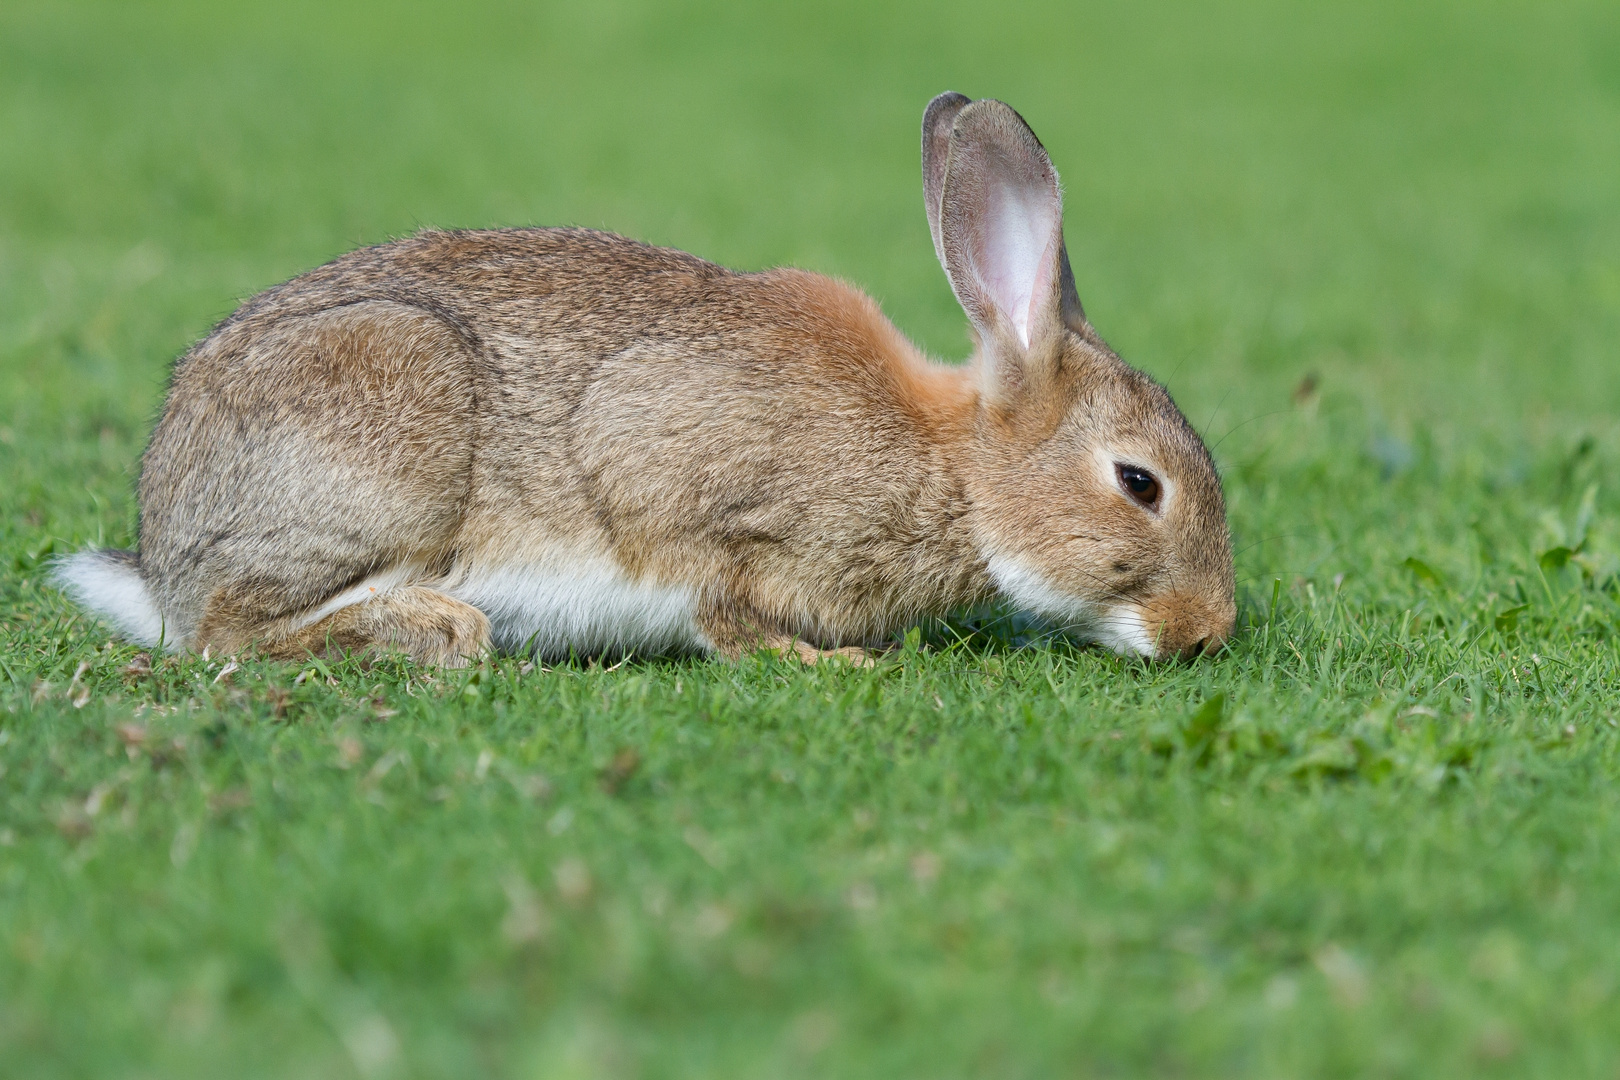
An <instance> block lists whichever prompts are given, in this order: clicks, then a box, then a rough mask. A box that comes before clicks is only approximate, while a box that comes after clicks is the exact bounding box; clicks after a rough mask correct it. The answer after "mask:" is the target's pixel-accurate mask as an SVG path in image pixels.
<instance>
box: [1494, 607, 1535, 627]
mask: <svg viewBox="0 0 1620 1080" xmlns="http://www.w3.org/2000/svg"><path fill="white" fill-rule="evenodd" d="M1529 610H1530V605H1529V604H1520V605H1518V606H1517V607H1510V608H1508V609H1507V610H1506V611H1503V612H1501V613H1500V614H1498V615H1497V616H1496V631H1497V633H1499V634H1511V633H1513V631H1515V630H1517V629H1518V628H1519V616H1520V615H1523V614H1524V613H1525V612H1526V611H1529Z"/></svg>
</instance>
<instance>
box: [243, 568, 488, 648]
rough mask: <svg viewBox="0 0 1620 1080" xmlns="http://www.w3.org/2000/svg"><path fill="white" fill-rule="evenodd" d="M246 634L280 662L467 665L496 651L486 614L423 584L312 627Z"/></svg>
mask: <svg viewBox="0 0 1620 1080" xmlns="http://www.w3.org/2000/svg"><path fill="white" fill-rule="evenodd" d="M245 636H249V637H252V638H253V639H254V641H255V643H256V645H257V648H258V651H259V652H260V653H261V654H262V655H264V656H267V657H270V658H273V659H279V660H301V659H303V658H304V657H307V656H309V655H311V654H314V655H316V656H328V657H335V656H341V655H343V654H344V653H360V652H402V653H405V654H406V655H407V656H409V657H410V658H411V659H413V660H415V661H416V662H417V663H419V664H431V665H434V666H438V667H464V666H466V664H467V662H468V661H469V660H470V659H472V658H474V657H476V656H478V654H480V653H482V652H484V651H486V650H487V649H488V648H489V647H490V635H489V619H488V618H486V617H485V615H484V613H483V612H482V611H479V610H478V609H477V608H475V607H473V606H472V605H470V604H464V603H462V602H461V601H460V600H455V599H452V598H451V597H449V596H446V595H445V594H444V593H442V592H439V591H438V590H436V589H430V588H426V587H424V586H420V585H407V586H404V587H401V588H396V589H393V590H390V591H388V592H385V593H383V594H382V595H380V596H377V597H375V598H374V599H370V600H366V601H364V602H362V603H357V604H352V605H350V606H348V607H344V608H340V609H339V610H337V611H334V612H332V613H331V614H330V615H326V616H324V617H322V618H320V619H318V620H316V621H315V622H312V623H310V624H309V625H307V626H288V625H287V624H285V623H284V624H283V625H282V626H270V627H265V628H263V631H262V632H261V633H252V632H251V631H249V633H248V635H245Z"/></svg>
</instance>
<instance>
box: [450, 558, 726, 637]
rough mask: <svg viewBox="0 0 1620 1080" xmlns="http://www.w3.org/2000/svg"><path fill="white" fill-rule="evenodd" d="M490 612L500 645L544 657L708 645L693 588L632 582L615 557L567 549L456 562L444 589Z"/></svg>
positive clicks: (492, 630) (451, 594) (493, 630)
mask: <svg viewBox="0 0 1620 1080" xmlns="http://www.w3.org/2000/svg"><path fill="white" fill-rule="evenodd" d="M439 588H441V589H442V590H443V591H444V592H445V593H447V594H448V595H450V596H453V597H455V598H456V599H457V600H460V601H462V602H463V603H466V604H471V605H472V606H473V607H475V608H477V609H478V610H480V611H482V612H483V613H484V614H485V615H487V616H489V623H490V629H491V632H492V635H493V637H494V639H495V645H496V647H497V648H500V649H505V650H518V649H524V648H525V647H528V648H530V649H533V650H534V651H536V652H538V653H539V654H540V655H542V656H566V655H568V652H569V650H570V649H572V650H573V651H574V652H575V653H577V654H578V655H581V656H592V655H597V654H600V653H604V652H612V653H631V652H633V653H636V654H637V655H640V656H652V655H657V654H659V653H668V652H679V651H683V650H690V649H703V648H706V647H707V645H708V643H707V642H706V641H705V640H704V637H703V635H702V634H701V633H700V632H699V631H698V628H697V621H696V619H695V618H694V610H695V608H696V593H695V591H694V590H693V589H692V587H691V586H688V585H656V584H653V583H651V582H642V581H635V580H632V579H631V578H630V577H628V576H627V575H626V574H625V572H624V570H623V569H622V568H621V567H620V566H619V564H618V563H617V562H615V561H614V560H613V559H612V558H611V557H609V556H606V555H585V554H581V553H573V552H570V553H568V554H566V555H564V554H562V553H555V554H552V555H550V556H549V557H546V558H543V559H540V560H536V561H532V562H523V563H513V564H506V565H492V566H476V565H475V566H465V567H457V568H456V570H455V571H453V572H452V573H451V574H450V575H449V577H448V578H447V580H446V581H445V582H444V583H443V584H442V585H440V586H439Z"/></svg>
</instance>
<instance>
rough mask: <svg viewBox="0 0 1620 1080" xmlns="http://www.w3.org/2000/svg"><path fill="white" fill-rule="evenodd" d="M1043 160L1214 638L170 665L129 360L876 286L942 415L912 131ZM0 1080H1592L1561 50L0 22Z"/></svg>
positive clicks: (1600, 737)
mask: <svg viewBox="0 0 1620 1080" xmlns="http://www.w3.org/2000/svg"><path fill="white" fill-rule="evenodd" d="M946 88H955V89H959V90H962V91H964V92H967V93H969V94H973V95H976V96H977V95H993V96H1000V97H1003V98H1005V99H1007V100H1009V101H1011V102H1012V103H1013V104H1014V105H1015V106H1016V107H1018V108H1019V109H1020V110H1021V111H1022V112H1023V113H1024V114H1025V116H1026V117H1028V118H1029V119H1030V121H1031V123H1032V124H1033V126H1034V127H1035V129H1036V130H1037V131H1038V132H1039V133H1040V134H1041V136H1042V138H1043V139H1044V140H1045V142H1046V145H1047V146H1048V148H1049V149H1050V150H1051V152H1052V155H1053V157H1054V159H1055V161H1056V163H1057V165H1058V168H1059V169H1060V171H1061V172H1062V173H1063V176H1064V179H1065V183H1066V188H1067V193H1068V201H1069V215H1068V238H1069V245H1070V251H1071V253H1072V255H1073V259H1074V262H1075V268H1076V271H1077V276H1078V278H1079V281H1080V286H1081V293H1082V296H1083V297H1084V299H1085V301H1086V304H1087V308H1088V311H1089V312H1090V313H1091V315H1092V317H1093V319H1094V321H1095V322H1096V323H1097V324H1098V325H1099V327H1100V328H1101V329H1102V330H1103V332H1104V334H1105V335H1106V336H1107V337H1108V338H1109V339H1110V340H1111V341H1112V342H1113V343H1114V344H1115V345H1116V346H1117V347H1118V348H1119V349H1120V350H1121V351H1122V352H1123V353H1124V355H1125V356H1126V357H1127V358H1129V359H1132V360H1133V361H1134V362H1136V363H1138V364H1139V365H1141V366H1143V367H1144V368H1146V369H1148V370H1149V371H1152V372H1153V373H1155V374H1156V375H1158V376H1159V377H1160V378H1161V379H1164V380H1166V381H1167V382H1168V384H1169V385H1170V387H1171V389H1172V391H1173V392H1174V393H1175V394H1176V396H1177V398H1178V400H1179V401H1180V402H1181V403H1182V405H1183V406H1184V408H1185V409H1186V410H1187V412H1188V414H1189V415H1190V416H1191V417H1193V419H1194V421H1195V423H1197V424H1198V425H1199V426H1200V427H1207V430H1208V432H1209V438H1210V441H1211V442H1212V443H1213V444H1216V447H1217V449H1216V456H1217V458H1218V460H1219V462H1220V464H1221V467H1222V469H1223V472H1224V475H1225V478H1226V484H1227V490H1228V495H1229V499H1230V503H1231V516H1232V525H1233V529H1234V532H1235V535H1236V537H1237V539H1238V547H1239V549H1240V551H1241V554H1240V555H1239V557H1238V564H1239V575H1240V579H1241V590H1240V591H1241V594H1242V602H1243V603H1242V616H1241V622H1242V627H1243V630H1242V633H1241V634H1240V635H1239V637H1238V638H1237V640H1236V641H1235V642H1234V643H1233V645H1232V647H1231V648H1230V649H1229V650H1228V652H1227V653H1226V654H1225V655H1224V656H1222V657H1220V658H1219V659H1217V660H1215V661H1213V662H1207V663H1199V664H1194V665H1189V666H1144V665H1141V664H1137V663H1128V662H1124V661H1121V660H1117V659H1114V658H1111V657H1108V656H1104V655H1101V654H1099V653H1097V652H1094V651H1089V650H1084V649H1077V648H1075V647H1073V646H1071V645H1069V644H1067V643H1064V642H1062V641H1053V640H1048V639H1045V638H1042V637H1040V636H1039V635H1038V634H1031V633H1028V632H1027V631H1022V630H1019V629H1018V627H1017V625H1016V624H1015V623H1013V622H1011V621H1008V620H1005V619H996V618H980V619H978V620H976V621H975V620H973V619H960V620H957V621H955V622H953V623H952V624H950V625H948V626H930V627H926V628H923V632H922V633H920V634H915V635H913V636H911V637H910V638H908V640H907V643H906V645H905V646H904V647H903V648H902V649H900V650H898V651H896V652H895V653H894V654H892V655H890V656H889V657H888V658H887V659H885V660H884V661H883V662H882V663H881V664H879V665H878V666H877V667H876V668H875V669H872V670H857V669H852V668H847V667H831V668H817V669H813V670H806V669H802V668H800V667H798V666H795V665H790V664H784V663H780V662H775V661H772V660H770V659H767V658H763V657H761V658H755V659H752V660H748V661H745V662H744V663H742V664H740V665H737V666H731V665H727V664H723V663H710V662H704V661H698V660H684V661H659V662H632V663H628V664H625V665H622V666H619V667H616V668H612V669H605V668H603V667H601V666H593V665H572V666H563V667H559V668H556V669H554V670H543V669H528V668H525V667H522V666H520V665H519V664H518V663H517V662H516V661H514V660H510V659H504V660H498V661H493V662H489V663H486V664H484V665H482V666H480V667H478V668H476V669H473V670H471V671H468V672H462V673H436V672H431V671H424V670H417V669H412V668H411V667H409V666H407V665H405V664H403V663H402V662H394V661H380V662H375V663H368V662H359V661H347V662H343V663H337V664H330V665H327V664H320V663H313V662H312V663H311V664H308V665H299V666H288V665H276V664H258V663H249V664H242V665H240V666H233V665H231V664H230V663H228V662H226V661H225V660H223V659H222V658H214V659H209V660H204V659H201V658H195V657H191V658H177V659H166V660H160V661H157V662H155V663H153V664H151V665H150V666H149V667H148V665H147V664H145V663H144V662H143V660H142V658H140V657H138V656H137V654H136V650H134V649H132V648H129V647H126V646H124V645H121V644H119V643H117V642H115V641H111V640H109V637H108V635H107V633H106V632H105V631H104V630H103V629H102V628H100V627H98V626H96V625H94V624H92V623H89V622H87V621H86V620H85V619H84V618H83V616H81V615H79V614H78V613H76V612H75V611H74V610H72V609H71V607H70V606H69V605H67V604H66V603H65V602H64V600H63V599H62V598H61V596H60V595H58V594H57V593H56V592H54V591H53V590H51V589H50V588H49V586H48V585H47V584H45V582H44V579H43V571H44V562H45V560H47V559H48V558H49V557H50V555H51V553H52V552H60V551H64V550H68V549H71V548H74V547H77V546H79V545H82V544H85V543H90V542H96V543H101V542H106V543H116V544H124V543H128V542H130V541H131V540H132V538H133V522H134V515H135V505H134V501H133V497H132V486H133V479H134V476H135V473H136V468H137V458H138V454H139V450H140V447H141V445H142V442H143V439H144V437H145V433H146V431H147V429H148V426H149V423H150V419H151V417H152V415H153V412H154V410H155V408H156V407H157V404H158V402H159V400H160V397H161V391H162V385H163V380H164V377H165V372H166V367H167V364H168V363H169V361H170V360H171V359H172V358H173V357H174V356H175V355H177V354H178V353H179V352H180V351H181V350H182V349H183V348H184V347H185V346H186V344H187V343H188V342H189V341H191V340H193V339H195V338H196V337H198V336H200V335H201V334H203V333H205V332H206V330H207V329H208V327H209V326H210V325H211V324H212V323H213V322H214V321H215V320H217V319H219V318H221V317H222V316H224V315H225V314H227V313H228V312H229V311H230V310H231V308H232V307H233V306H234V304H235V303H236V301H237V300H238V299H239V298H241V297H244V296H246V295H250V294H251V293H253V292H254V291H256V290H258V289H260V288H263V287H265V286H268V285H271V284H273V283H275V282H277V281H279V280H282V279H284V278H286V277H288V276H290V275H292V274H294V273H296V272H298V271H300V270H302V269H305V268H307V267H309V266H312V265H314V264H316V263H317V262H320V261H322V260H324V259H326V258H328V257H331V256H333V255H335V254H337V253H339V252H341V251H343V250H346V249H348V248H350V247H352V246H355V245H358V244H361V243H369V242H375V241H379V240H383V239H385V238H387V237H390V236H397V235H402V234H406V233H409V232H411V231H412V230H414V229H416V228H418V227H420V226H423V225H428V224H433V225H465V226H480V225H495V224H527V223H576V224H585V225H595V226H605V227H610V228H614V229H617V230H619V231H622V232H626V233H629V234H632V235H636V236H639V237H643V238H646V239H650V240H654V241H658V242H664V243H671V244H675V245H677V246H681V247H685V248H687V249H689V250H692V251H695V252H698V253H699V254H702V255H705V256H707V257H710V258H714V259H716V260H719V261H722V262H726V263H729V264H732V265H736V266H742V267H757V266H765V265H771V264H777V263H795V264H798V265H804V266H809V267H812V268H815V269H819V270H823V271H827V272H831V273H836V274H840V275H844V276H847V277H849V278H851V279H853V280H855V281H857V282H859V283H861V284H862V285H864V286H866V287H868V288H869V289H870V290H871V291H872V292H873V293H874V295H876V296H878V297H879V298H880V299H881V301H882V302H883V303H884V305H885V307H886V309H887V310H888V311H889V312H890V313H891V315H892V316H893V317H894V318H895V319H896V320H897V322H899V324H900V325H901V326H902V327H903V328H905V329H906V330H907V331H908V332H910V333H912V334H913V335H914V336H915V337H916V338H917V339H918V340H920V341H921V342H923V343H924V344H925V345H927V346H928V347H929V348H930V349H931V350H933V351H935V352H936V353H938V354H940V355H944V356H960V355H962V354H963V353H964V352H965V348H966V347H965V344H964V334H963V320H962V317H961V315H960V312H959V311H958V310H957V309H956V307H955V305H954V302H953V301H952V299H951V297H950V294H949V290H948V289H947V288H946V286H945V282H944V279H943V276H942V275H941V274H940V272H939V270H938V268H937V266H936V265H935V264H934V262H933V257H932V251H931V246H930V243H929V241H928V237H927V231H926V226H925V223H924V219H923V214H922V211H921V207H920V205H919V202H920V200H919V198H918V194H919V192H918V188H919V184H918V175H917V162H916V146H915V142H916V138H915V129H916V124H917V121H918V118H919V116H920V113H921V109H922V106H923V104H924V103H925V102H926V101H927V100H928V98H929V97H930V96H931V95H933V94H934V93H936V92H938V91H940V90H942V89H946ZM0 147H3V148H4V150H3V152H0V568H3V569H0V615H3V623H0V1073H5V1074H9V1075H17V1076H30V1077H77V1076H92V1075H94V1076H131V1077H135V1076H164V1077H184V1076H215V1075H232V1076H243V1077H251V1076H300V1077H321V1076H349V1075H354V1074H355V1073H359V1074H360V1075H363V1076H368V1077H371V1076H457V1077H459V1076H467V1075H481V1074H491V1075H502V1076H526V1075H527V1076H541V1077H574V1076H577V1077H597V1076H602V1077H617V1076H626V1077H699V1076H701V1077H711V1076H782V1077H791V1076H797V1075H807V1076H808V1075H829V1076H897V1075H899V1076H986V1077H992V1076H993V1077H998V1078H999V1077H1036V1076H1068V1075H1073V1076H1089V1075H1103V1076H1108V1075H1118V1076H1138V1075H1166V1076H1186V1075H1195V1076H1241V1077H1272V1076H1275V1077H1291V1076H1324V1077H1325V1076H1351V1075H1354V1076H1364V1075H1383V1076H1410V1077H1425V1078H1426V1077H1434V1076H1443V1075H1459V1076H1479V1075H1541V1076H1557V1077H1578V1076H1601V1077H1613V1076H1614V1075H1616V1072H1617V1070H1620V1040H1617V1039H1616V1038H1615V1036H1614V1032H1615V1031H1617V1030H1620V938H1617V937H1616V936H1615V934H1614V932H1613V929H1614V925H1615V919H1616V906H1615V904H1616V901H1615V898H1616V897H1617V896H1620V857H1617V853H1620V786H1617V782H1620V730H1617V724H1620V704H1617V703H1620V692H1617V691H1620V686H1617V683H1620V645H1617V642H1620V583H1617V579H1616V569H1617V565H1620V485H1617V483H1616V481H1615V480H1614V477H1615V475H1616V467H1617V466H1620V425H1617V423H1616V419H1615V418H1616V416H1617V415H1620V356H1617V348H1620V347H1617V346H1616V342H1617V341H1620V262H1617V261H1616V256H1615V252H1616V251H1620V189H1617V188H1616V186H1615V184H1614V177H1615V176H1616V175H1620V15H1617V14H1616V11H1615V9H1614V7H1613V5H1612V4H1607V3H1600V2H1592V3H1586V4H1581V3H1568V4H1556V5H1513V4H1505V3H1495V2H1484V3H1461V2H1458V3H1439V2H1436V3H1424V4H1418V5H1413V4H1397V3H1359V4H1348V3H1347V4H1338V5H1307V6H1299V5H1292V4H1284V3H1280V2H1279V3H1269V2H1266V0H1242V2H1238V0H1231V2H1223V3H1217V4H1191V3H1187V4H1175V3H1160V4H1155V5H1143V4H1116V5H1104V4H1088V5H1084V6H1082V7H1081V8H1080V9H1079V10H1072V9H1071V7H1070V6H1068V5H1052V6H1051V7H1050V8H1041V7H1039V6H1036V5H1032V4H1026V5H1019V6H1016V7H1015V8H1008V7H1006V6H1005V5H1003V6H1000V7H996V8H993V9H992V8H990V7H985V6H983V5H968V4H966V3H959V2H957V3H935V4H929V5H922V4H912V3H906V4H890V5H877V4H855V3H834V4H831V5H823V6H821V7H819V8H818V9H817V10H815V11H813V12H811V11H805V12H795V11H791V10H788V9H786V8H780V7H778V6H772V5H749V6H743V5H738V6H737V7H736V8H735V9H732V10H723V9H721V8H719V7H711V6H682V7H680V8H675V7H662V6H660V7H654V6H651V5H644V4H640V3H634V2H629V0H626V2H621V3H603V4H594V5H589V6H585V5H580V6H579V10H577V11H565V10H560V9H559V10H545V9H541V8H535V7H531V6H527V5H518V4H500V3H484V4H480V5H476V6H474V7H469V6H467V5H458V6H454V7H444V6H439V5H428V4H410V3H406V4H401V5H387V6H384V5H376V6H364V5H359V4H340V5H330V4H328V5H317V4H312V3H303V2H287V3H280V4H275V5H270V4H261V3H252V4H238V5H228V6H219V5H202V4H190V5H188V4H185V3H179V2H169V3H162V4H157V3H152V4H140V5H136V4H111V3H93V2H88V0H87V2H83V3H71V4H70V3H45V2H39V0H11V2H10V3H8V4H6V5H5V6H4V8H3V9H0Z"/></svg>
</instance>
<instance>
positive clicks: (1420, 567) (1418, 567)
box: [1401, 556, 1444, 585]
mask: <svg viewBox="0 0 1620 1080" xmlns="http://www.w3.org/2000/svg"><path fill="white" fill-rule="evenodd" d="M1401 565H1402V566H1404V567H1406V568H1407V569H1408V570H1410V571H1412V574H1413V576H1415V577H1416V578H1417V579H1418V580H1419V581H1426V582H1428V583H1429V584H1430V585H1442V584H1444V582H1443V581H1442V580H1441V578H1440V573H1439V571H1437V570H1435V568H1434V567H1432V566H1430V565H1429V564H1428V563H1426V562H1424V561H1423V560H1422V559H1419V558H1416V557H1415V556H1408V557H1407V559H1406V561H1405V562H1403V563H1401Z"/></svg>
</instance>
